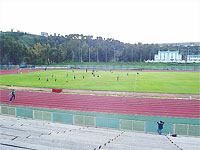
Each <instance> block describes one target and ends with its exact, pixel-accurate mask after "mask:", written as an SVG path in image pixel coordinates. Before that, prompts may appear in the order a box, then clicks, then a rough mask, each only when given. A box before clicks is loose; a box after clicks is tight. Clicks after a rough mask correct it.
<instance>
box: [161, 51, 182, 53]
mask: <svg viewBox="0 0 200 150" xmlns="http://www.w3.org/2000/svg"><path fill="white" fill-rule="evenodd" d="M159 52H160V53H179V51H159Z"/></svg>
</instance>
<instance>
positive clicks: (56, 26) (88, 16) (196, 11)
mask: <svg viewBox="0 0 200 150" xmlns="http://www.w3.org/2000/svg"><path fill="white" fill-rule="evenodd" d="M11 28H13V29H14V31H16V30H20V31H23V32H29V33H33V34H40V33H41V32H48V33H49V34H53V33H57V34H61V35H66V34H75V33H77V34H84V35H92V36H94V37H96V36H102V37H104V38H114V39H116V40H120V41H122V42H125V43H137V42H142V43H177V42H200V0H0V30H1V31H10V30H11Z"/></svg>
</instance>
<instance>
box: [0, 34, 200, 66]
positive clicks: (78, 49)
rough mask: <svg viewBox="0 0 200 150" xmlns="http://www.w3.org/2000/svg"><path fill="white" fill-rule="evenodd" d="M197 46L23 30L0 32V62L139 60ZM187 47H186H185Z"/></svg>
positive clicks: (193, 51)
mask: <svg viewBox="0 0 200 150" xmlns="http://www.w3.org/2000/svg"><path fill="white" fill-rule="evenodd" d="M199 48H200V47H199V46H189V47H185V46H184V45H182V46H176V45H163V46H162V47H161V46H160V45H158V44H142V43H137V44H130V43H123V42H120V41H118V40H114V39H111V38H108V39H104V38H102V37H97V38H93V37H92V36H84V35H79V34H70V35H66V36H60V35H57V36H52V35H51V36H48V37H44V36H39V35H32V34H28V33H24V32H0V56H1V59H0V60H1V61H0V64H14V65H16V64H21V63H25V64H45V65H46V64H55V63H56V64H57V63H67V62H97V63H98V62H114V63H115V62H143V61H144V60H152V59H153V57H154V55H155V54H156V53H157V52H158V51H159V50H179V51H180V53H181V54H182V55H183V59H184V60H186V56H187V54H198V53H199ZM188 50H189V51H188Z"/></svg>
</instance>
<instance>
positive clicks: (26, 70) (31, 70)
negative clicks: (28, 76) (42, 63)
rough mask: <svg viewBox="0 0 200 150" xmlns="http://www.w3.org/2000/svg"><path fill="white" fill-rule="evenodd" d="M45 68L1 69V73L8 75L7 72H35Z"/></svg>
mask: <svg viewBox="0 0 200 150" xmlns="http://www.w3.org/2000/svg"><path fill="white" fill-rule="evenodd" d="M41 70H44V69H21V70H17V69H10V70H0V75H6V74H17V73H20V72H22V73H26V72H35V71H41Z"/></svg>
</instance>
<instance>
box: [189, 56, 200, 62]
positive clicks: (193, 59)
mask: <svg viewBox="0 0 200 150" xmlns="http://www.w3.org/2000/svg"><path fill="white" fill-rule="evenodd" d="M187 62H188V63H200V55H187Z"/></svg>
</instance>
